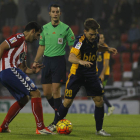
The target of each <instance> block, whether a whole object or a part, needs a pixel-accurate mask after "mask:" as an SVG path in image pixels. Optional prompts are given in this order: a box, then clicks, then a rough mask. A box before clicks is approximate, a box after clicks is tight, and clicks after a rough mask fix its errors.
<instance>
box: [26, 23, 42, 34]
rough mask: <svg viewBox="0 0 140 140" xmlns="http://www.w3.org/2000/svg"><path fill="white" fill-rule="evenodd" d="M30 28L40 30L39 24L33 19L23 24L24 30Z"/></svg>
mask: <svg viewBox="0 0 140 140" xmlns="http://www.w3.org/2000/svg"><path fill="white" fill-rule="evenodd" d="M32 29H35V32H38V31H40V32H42V28H41V26H40V25H39V24H38V23H37V22H35V21H31V22H29V23H28V24H27V25H26V26H25V29H24V31H30V30H32Z"/></svg>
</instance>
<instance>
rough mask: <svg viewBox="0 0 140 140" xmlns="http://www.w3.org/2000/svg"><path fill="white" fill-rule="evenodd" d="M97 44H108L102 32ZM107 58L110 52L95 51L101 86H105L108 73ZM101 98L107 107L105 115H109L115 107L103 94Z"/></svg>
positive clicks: (108, 58)
mask: <svg viewBox="0 0 140 140" xmlns="http://www.w3.org/2000/svg"><path fill="white" fill-rule="evenodd" d="M99 44H101V45H103V46H105V47H108V45H107V44H106V43H105V37H104V35H103V34H100V39H99ZM109 60H110V53H109V52H108V51H106V52H98V53H97V67H98V76H99V78H100V79H101V81H102V83H103V87H105V85H106V83H107V80H108V78H109V75H110V67H109ZM103 100H104V103H105V104H106V105H107V107H108V113H107V115H108V116H109V115H111V114H112V113H113V111H114V109H115V107H114V106H112V105H111V104H110V102H109V101H108V99H107V98H106V96H105V95H104V96H103Z"/></svg>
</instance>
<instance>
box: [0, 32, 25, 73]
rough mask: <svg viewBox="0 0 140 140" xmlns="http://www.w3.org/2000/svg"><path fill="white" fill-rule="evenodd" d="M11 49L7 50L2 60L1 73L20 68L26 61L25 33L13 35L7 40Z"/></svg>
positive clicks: (0, 62)
mask: <svg viewBox="0 0 140 140" xmlns="http://www.w3.org/2000/svg"><path fill="white" fill-rule="evenodd" d="M5 41H6V42H7V43H8V45H9V49H8V50H5V51H4V53H3V55H2V58H1V60H0V72H1V71H2V70H5V69H8V68H12V67H18V66H19V65H20V64H21V63H22V62H23V61H25V60H26V55H27V44H26V42H25V37H24V34H23V33H18V34H15V35H12V36H11V37H9V38H7V39H6V40H5Z"/></svg>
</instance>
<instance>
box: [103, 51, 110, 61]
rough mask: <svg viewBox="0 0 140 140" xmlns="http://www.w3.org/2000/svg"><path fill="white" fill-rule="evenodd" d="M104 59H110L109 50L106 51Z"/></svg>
mask: <svg viewBox="0 0 140 140" xmlns="http://www.w3.org/2000/svg"><path fill="white" fill-rule="evenodd" d="M104 59H110V53H109V52H108V51H106V52H105V53H104Z"/></svg>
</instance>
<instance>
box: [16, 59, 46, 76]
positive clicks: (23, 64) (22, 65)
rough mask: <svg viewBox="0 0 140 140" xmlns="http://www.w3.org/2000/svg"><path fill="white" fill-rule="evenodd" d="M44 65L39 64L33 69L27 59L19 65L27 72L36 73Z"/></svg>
mask: <svg viewBox="0 0 140 140" xmlns="http://www.w3.org/2000/svg"><path fill="white" fill-rule="evenodd" d="M43 67H44V66H43V65H42V64H37V65H36V67H32V68H31V69H30V68H29V67H27V63H26V61H23V63H21V65H20V66H19V69H21V70H22V71H23V72H24V73H26V74H35V73H38V72H39V71H40V70H41V69H42V68H43Z"/></svg>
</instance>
